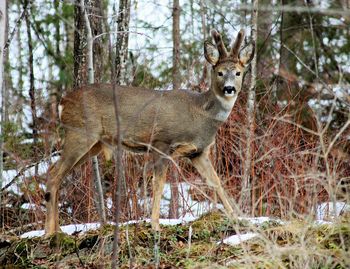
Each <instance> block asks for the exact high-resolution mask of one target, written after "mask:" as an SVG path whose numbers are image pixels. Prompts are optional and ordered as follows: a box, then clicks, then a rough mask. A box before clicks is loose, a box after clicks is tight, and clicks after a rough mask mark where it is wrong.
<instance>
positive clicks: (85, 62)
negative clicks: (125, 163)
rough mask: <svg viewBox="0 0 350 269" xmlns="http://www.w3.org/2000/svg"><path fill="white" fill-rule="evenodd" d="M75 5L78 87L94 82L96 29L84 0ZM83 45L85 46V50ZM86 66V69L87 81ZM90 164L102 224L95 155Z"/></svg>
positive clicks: (98, 172) (96, 4) (98, 174)
mask: <svg viewBox="0 0 350 269" xmlns="http://www.w3.org/2000/svg"><path fill="white" fill-rule="evenodd" d="M98 2H99V0H94V1H89V7H91V12H94V11H95V10H98V9H97V8H96V6H97V7H98V6H100V4H98ZM76 7H79V9H77V8H76V9H75V25H76V27H77V31H76V33H75V35H74V85H75V87H79V86H81V85H82V84H85V83H86V82H87V83H90V84H91V83H94V82H95V74H94V56H93V42H94V40H93V35H92V33H93V32H96V31H94V29H92V25H91V24H90V21H89V17H88V14H87V11H86V5H85V2H84V0H80V1H79V2H77V5H76ZM94 25H97V24H94ZM78 27H79V28H78ZM85 45H86V46H87V48H86V50H85ZM99 57H102V55H99ZM86 67H87V69H88V72H87V78H88V80H87V81H86ZM87 135H88V134H87ZM92 166H93V172H94V190H95V191H94V193H95V203H96V207H97V211H98V213H99V216H100V222H101V223H102V224H104V223H106V213H105V207H104V200H103V190H102V183H101V176H100V171H99V164H98V159H97V157H96V156H94V157H92Z"/></svg>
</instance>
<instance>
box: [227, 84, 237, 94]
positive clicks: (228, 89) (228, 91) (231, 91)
mask: <svg viewBox="0 0 350 269" xmlns="http://www.w3.org/2000/svg"><path fill="white" fill-rule="evenodd" d="M224 93H225V94H226V93H227V94H231V93H236V88H235V87H233V86H225V87H224Z"/></svg>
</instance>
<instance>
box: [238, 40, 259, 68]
mask: <svg viewBox="0 0 350 269" xmlns="http://www.w3.org/2000/svg"><path fill="white" fill-rule="evenodd" d="M254 51H255V45H254V44H253V43H251V42H250V43H248V44H247V45H246V46H245V47H243V48H242V49H241V50H240V51H239V54H238V59H239V61H240V62H241V63H242V64H243V65H244V66H247V65H248V64H249V63H250V62H251V60H252V59H253V57H254Z"/></svg>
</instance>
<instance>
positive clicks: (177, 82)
mask: <svg viewBox="0 0 350 269" xmlns="http://www.w3.org/2000/svg"><path fill="white" fill-rule="evenodd" d="M180 86H181V74H180V3H179V0H174V1H173V89H174V90H178V89H180ZM170 190H171V200H170V210H169V218H171V219H173V218H178V217H179V208H178V207H179V206H178V205H179V189H178V182H177V176H176V175H175V174H174V176H173V177H172V178H171V183H170Z"/></svg>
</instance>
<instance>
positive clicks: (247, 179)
mask: <svg viewBox="0 0 350 269" xmlns="http://www.w3.org/2000/svg"><path fill="white" fill-rule="evenodd" d="M258 2H259V0H253V11H252V28H251V33H252V34H251V35H252V39H253V42H254V43H255V50H254V58H253V60H252V63H251V66H252V70H251V82H250V87H249V90H248V98H247V125H248V128H247V131H246V137H247V140H246V141H247V142H246V143H247V145H246V150H245V154H244V156H245V160H244V163H243V181H242V209H243V212H245V213H249V209H250V208H251V202H252V197H251V194H252V184H251V170H252V167H253V153H254V152H253V149H254V126H255V103H256V102H255V98H256V93H255V85H256V73H257V60H256V53H257V50H258V49H257V47H256V45H257V40H258V32H257V29H258V23H257V18H258ZM252 211H253V210H252Z"/></svg>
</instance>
